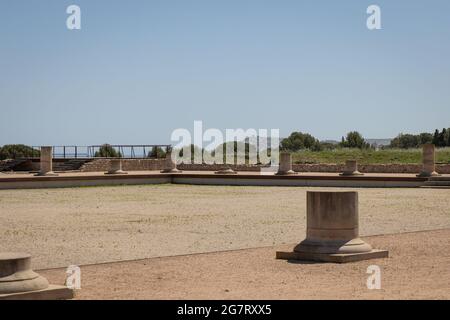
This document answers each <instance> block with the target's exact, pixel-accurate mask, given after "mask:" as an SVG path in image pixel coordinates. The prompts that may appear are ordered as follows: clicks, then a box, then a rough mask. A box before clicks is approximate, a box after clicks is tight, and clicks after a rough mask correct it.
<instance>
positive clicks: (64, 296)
mask: <svg viewBox="0 0 450 320" xmlns="http://www.w3.org/2000/svg"><path fill="white" fill-rule="evenodd" d="M74 296H75V295H74V291H73V290H72V289H69V288H67V287H65V286H56V285H49V286H48V288H46V289H43V290H37V291H29V292H18V293H10V294H0V300H68V299H73V298H74Z"/></svg>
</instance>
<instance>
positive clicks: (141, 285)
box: [40, 229, 450, 299]
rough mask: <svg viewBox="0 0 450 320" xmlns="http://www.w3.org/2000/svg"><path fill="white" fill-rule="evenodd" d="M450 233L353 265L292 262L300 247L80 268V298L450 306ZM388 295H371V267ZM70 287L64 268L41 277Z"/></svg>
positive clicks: (399, 240) (402, 237)
mask: <svg viewBox="0 0 450 320" xmlns="http://www.w3.org/2000/svg"><path fill="white" fill-rule="evenodd" d="M449 239H450V229H447V230H439V231H427V232H415V233H405V234H397V235H388V236H375V237H368V238H365V240H366V241H368V242H369V243H371V244H372V245H373V246H374V247H376V248H383V249H388V250H389V251H390V257H389V258H387V259H374V260H367V261H360V262H355V263H348V264H332V263H305V262H303V263H291V262H287V261H284V260H276V259H275V251H276V250H290V249H291V248H292V246H293V245H289V246H286V245H283V246H278V247H269V248H258V249H245V250H239V251H228V252H216V253H208V254H198V255H188V256H177V257H165V258H153V259H146V260H140V261H130V262H118V263H109V264H101V265H91V266H82V267H81V289H80V290H77V293H76V298H77V299H450V243H449V241H448V240H449ZM369 265H377V266H379V267H380V270H381V289H379V290H369V289H368V288H367V284H366V283H367V278H368V277H369V274H367V267H368V266H369ZM40 273H41V274H42V275H44V276H45V277H47V278H48V279H49V280H50V281H51V282H53V283H58V284H63V283H64V278H65V270H64V269H54V270H45V271H40Z"/></svg>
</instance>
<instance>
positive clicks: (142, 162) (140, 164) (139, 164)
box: [80, 159, 165, 172]
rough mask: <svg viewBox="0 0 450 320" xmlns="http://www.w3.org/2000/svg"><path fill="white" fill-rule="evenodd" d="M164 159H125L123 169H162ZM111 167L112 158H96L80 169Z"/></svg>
mask: <svg viewBox="0 0 450 320" xmlns="http://www.w3.org/2000/svg"><path fill="white" fill-rule="evenodd" d="M164 161H165V160H164V159H123V160H122V170H124V171H151V170H162V169H163V168H164ZM109 168H110V159H95V160H92V161H90V162H88V163H86V164H84V165H83V166H82V167H81V168H80V171H83V172H99V171H107V170H109Z"/></svg>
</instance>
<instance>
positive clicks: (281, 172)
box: [275, 152, 297, 176]
mask: <svg viewBox="0 0 450 320" xmlns="http://www.w3.org/2000/svg"><path fill="white" fill-rule="evenodd" d="M295 174H297V172H295V171H293V170H292V159H291V154H290V153H289V152H281V153H280V166H279V167H278V172H277V173H275V175H277V176H287V175H295Z"/></svg>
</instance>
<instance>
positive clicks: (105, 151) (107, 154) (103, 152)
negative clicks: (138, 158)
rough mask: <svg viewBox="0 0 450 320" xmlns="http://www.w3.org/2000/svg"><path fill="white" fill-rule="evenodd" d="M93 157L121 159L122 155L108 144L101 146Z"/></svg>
mask: <svg viewBox="0 0 450 320" xmlns="http://www.w3.org/2000/svg"><path fill="white" fill-rule="evenodd" d="M94 157H96V158H98V157H101V158H122V154H121V153H120V152H119V151H117V150H116V149H114V148H113V147H112V146H111V145H110V144H107V143H105V144H103V145H102V146H101V147H100V149H99V150H98V151H96V152H95V154H94Z"/></svg>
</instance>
